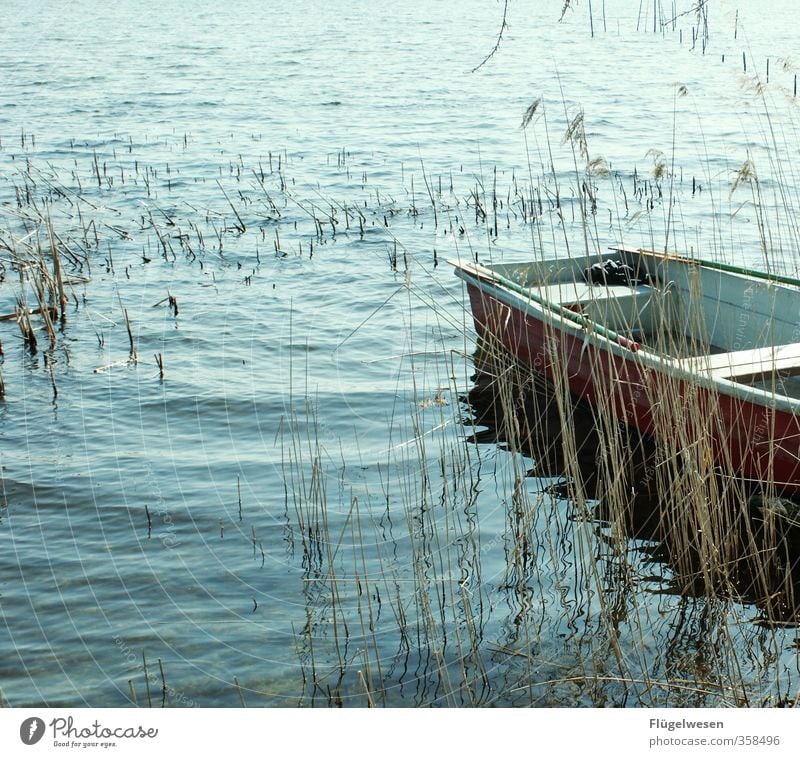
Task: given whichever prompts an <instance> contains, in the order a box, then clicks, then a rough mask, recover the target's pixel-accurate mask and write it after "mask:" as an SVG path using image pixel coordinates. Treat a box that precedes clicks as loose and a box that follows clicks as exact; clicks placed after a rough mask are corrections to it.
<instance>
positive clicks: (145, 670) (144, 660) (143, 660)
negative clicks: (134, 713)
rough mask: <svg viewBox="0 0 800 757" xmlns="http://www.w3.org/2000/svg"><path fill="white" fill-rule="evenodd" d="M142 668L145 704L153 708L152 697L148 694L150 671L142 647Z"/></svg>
mask: <svg viewBox="0 0 800 757" xmlns="http://www.w3.org/2000/svg"><path fill="white" fill-rule="evenodd" d="M142 668H143V670H144V683H145V687H146V690H147V706H148V707H149V708H150V709H153V698H152V697H151V695H150V673H149V672H148V670H147V658H146V657H145V655H144V649H143V650H142Z"/></svg>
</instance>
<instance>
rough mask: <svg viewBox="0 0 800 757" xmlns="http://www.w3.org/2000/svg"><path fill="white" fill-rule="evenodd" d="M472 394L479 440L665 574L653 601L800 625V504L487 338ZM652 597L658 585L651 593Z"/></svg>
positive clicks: (478, 359)
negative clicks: (672, 599)
mask: <svg viewBox="0 0 800 757" xmlns="http://www.w3.org/2000/svg"><path fill="white" fill-rule="evenodd" d="M474 363H475V366H476V373H475V375H474V377H473V380H474V385H473V387H472V389H471V390H470V391H469V393H468V395H467V396H466V398H465V399H466V401H467V402H468V404H469V406H470V409H471V412H472V418H473V423H474V426H475V427H476V431H475V433H474V436H473V437H472V441H474V442H475V443H477V444H496V445H499V446H500V447H501V448H504V449H508V450H509V451H510V452H515V453H518V454H521V455H522V456H524V458H526V459H528V460H529V461H530V464H531V468H530V470H529V471H528V476H533V477H536V478H538V479H541V482H542V486H543V487H546V488H547V490H548V491H549V492H550V493H551V494H553V495H555V496H556V497H558V498H560V499H563V500H564V501H566V502H571V503H572V504H573V505H574V509H573V510H572V512H573V513H574V514H576V515H577V516H578V517H581V516H584V517H587V518H589V519H590V520H591V522H592V523H593V525H594V528H595V533H596V534H597V535H598V536H599V537H601V538H603V539H605V540H609V539H610V540H611V541H612V542H613V541H615V540H616V541H617V544H616V545H615V546H616V547H617V548H619V549H621V550H624V549H626V545H627V546H628V547H629V546H630V544H631V543H632V542H634V543H636V548H637V549H638V550H639V551H640V552H644V553H646V554H647V555H648V556H649V558H650V560H651V561H653V562H656V563H660V564H661V565H662V566H663V567H664V570H663V575H664V580H662V581H660V582H659V584H658V587H657V589H656V592H657V593H667V594H678V595H681V596H692V597H702V596H706V597H714V598H717V599H722V600H725V601H728V600H730V601H734V602H737V603H743V604H745V605H748V606H753V607H755V608H757V610H758V615H757V618H756V623H759V624H767V625H795V624H798V623H800V607H798V597H799V596H800V594H798V589H800V586H798V584H799V583H800V562H799V558H800V504H798V502H797V501H796V500H793V499H789V498H786V497H778V496H775V495H774V494H771V493H769V492H764V491H759V490H758V489H754V488H752V485H747V484H745V482H744V481H743V480H742V479H737V478H736V477H735V476H730V475H727V476H726V475H723V474H721V472H720V471H719V469H715V468H714V467H713V464H712V463H709V465H708V466H707V467H706V468H704V469H702V470H698V469H697V468H698V466H697V461H696V459H694V458H693V457H692V456H684V455H682V450H680V449H676V448H674V446H673V448H670V445H669V444H665V443H664V442H663V440H659V441H654V440H653V439H651V438H649V437H647V436H644V435H642V434H640V433H639V432H638V431H636V430H635V429H631V428H630V427H628V426H626V424H624V423H620V422H618V421H616V420H615V419H614V418H613V417H612V418H610V419H609V418H606V417H604V416H603V415H602V413H601V412H600V411H599V410H598V409H597V407H593V406H590V405H589V404H588V403H584V402H582V401H579V400H576V399H575V398H574V397H572V396H571V395H570V394H569V391H568V389H567V388H566V386H565V387H564V388H558V387H556V386H554V385H553V384H552V383H550V382H548V381H546V380H544V379H543V378H542V377H541V376H540V375H539V374H536V373H535V372H533V371H531V370H530V369H529V368H526V367H524V366H521V365H520V364H519V363H516V362H514V361H513V359H512V358H510V357H509V356H508V355H507V353H505V351H504V350H502V349H496V348H495V349H492V348H491V347H489V346H488V344H487V342H485V341H482V342H481V346H480V347H479V349H478V351H477V352H476V354H475V356H474ZM649 591H652V586H651V587H650V588H649Z"/></svg>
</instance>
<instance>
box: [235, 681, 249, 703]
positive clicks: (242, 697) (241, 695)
mask: <svg viewBox="0 0 800 757" xmlns="http://www.w3.org/2000/svg"><path fill="white" fill-rule="evenodd" d="M233 683H234V684H235V686H236V692H237V693H238V694H239V702H240V703H241V705H242V707H247V703H246V702H245V701H244V693H242V687H241V686H240V685H239V679H238V678H237V677H236V676H234V677H233Z"/></svg>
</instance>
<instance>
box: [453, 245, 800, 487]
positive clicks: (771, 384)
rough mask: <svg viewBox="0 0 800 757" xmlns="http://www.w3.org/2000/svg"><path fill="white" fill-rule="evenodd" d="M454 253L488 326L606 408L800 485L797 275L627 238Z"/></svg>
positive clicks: (511, 348) (739, 470) (731, 467)
mask: <svg viewBox="0 0 800 757" xmlns="http://www.w3.org/2000/svg"><path fill="white" fill-rule="evenodd" d="M451 263H452V264H453V265H454V267H455V273H456V275H457V276H459V277H460V278H461V279H463V280H464V282H465V283H466V290H467V293H468V296H469V302H470V307H471V310H472V318H473V320H474V323H475V329H476V331H477V333H478V335H479V336H480V337H482V338H483V339H484V340H491V342H492V343H498V344H499V345H501V346H502V348H503V349H504V350H505V351H507V352H508V353H510V354H511V355H512V356H513V357H514V358H516V359H517V360H518V361H519V362H521V363H522V364H523V365H525V366H527V368H529V369H530V370H532V371H534V372H535V373H537V374H541V375H542V376H544V377H546V378H547V379H548V380H549V381H550V382H555V383H559V382H560V383H561V384H562V385H564V386H566V387H568V389H569V391H570V392H571V393H572V394H573V395H575V396H576V397H578V398H581V399H583V400H586V401H588V402H589V403H591V404H592V405H594V406H595V407H596V408H598V409H599V411H600V415H598V417H601V415H604V416H607V417H611V418H613V419H615V421H616V420H617V419H618V420H619V421H620V422H622V423H624V424H625V425H627V426H631V427H634V428H636V429H639V431H641V432H642V433H644V434H647V435H648V436H650V437H653V438H655V439H656V440H659V439H660V440H661V441H662V442H668V443H670V444H672V448H673V449H678V450H687V449H690V448H692V446H693V445H694V446H696V445H702V446H703V449H704V450H706V452H704V453H702V455H701V458H700V459H705V458H710V459H708V460H707V461H706V462H707V465H708V467H709V468H710V469H717V470H722V471H726V472H727V473H728V474H729V475H734V476H736V477H737V478H739V479H741V480H742V481H743V482H745V483H746V484H748V486H749V485H754V486H755V487H756V488H758V489H760V490H762V491H767V490H768V491H770V492H773V491H774V492H780V493H783V494H788V495H792V494H800V280H797V279H793V278H790V277H787V276H782V275H776V274H772V273H765V272H762V271H757V270H749V269H746V268H742V267H738V266H734V265H730V264H726V263H721V262H717V261H704V260H698V259H696V258H693V257H685V256H681V255H678V254H672V253H660V252H655V251H652V250H645V249H640V248H636V249H634V248H630V247H624V246H615V247H611V248H610V249H609V251H608V252H605V253H596V254H591V255H587V256H580V257H564V258H557V259H542V260H538V261H536V262H524V263H500V264H492V265H481V264H479V263H473V262H461V261H451ZM695 464H696V463H695Z"/></svg>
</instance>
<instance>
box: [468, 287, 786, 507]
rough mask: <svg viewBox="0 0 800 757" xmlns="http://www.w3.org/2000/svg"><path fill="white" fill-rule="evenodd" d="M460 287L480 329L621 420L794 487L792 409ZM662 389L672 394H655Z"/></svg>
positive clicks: (722, 463)
mask: <svg viewBox="0 0 800 757" xmlns="http://www.w3.org/2000/svg"><path fill="white" fill-rule="evenodd" d="M467 291H468V293H469V298H470V302H471V306H472V314H473V318H474V321H475V328H476V330H477V332H478V334H479V335H481V336H484V337H489V336H491V337H493V338H494V339H497V340H499V342H500V343H501V344H502V345H503V347H504V348H505V349H506V350H507V351H508V352H510V353H511V354H512V355H513V356H514V357H516V358H517V359H518V360H519V361H520V362H521V363H523V364H524V365H526V366H528V367H529V368H531V369H532V370H534V371H536V372H537V373H541V374H543V375H545V376H546V377H548V378H549V379H550V380H551V381H554V382H555V383H558V382H559V381H564V380H566V382H567V383H568V386H569V389H570V391H571V392H572V394H573V395H575V396H577V397H579V398H582V399H584V400H587V401H588V402H590V403H592V404H593V405H595V406H597V407H598V408H600V409H601V410H604V409H606V410H608V409H611V408H610V405H613V410H614V412H615V413H616V416H615V417H617V418H619V419H620V420H623V421H624V422H625V423H626V424H627V425H630V426H633V427H635V428H637V429H639V430H640V431H642V432H643V433H646V434H648V435H650V436H653V437H656V438H659V437H661V438H663V437H664V436H665V435H670V436H671V437H672V438H671V440H670V441H672V442H673V443H676V444H677V445H678V448H683V447H685V446H686V445H689V444H694V443H697V442H698V441H700V442H702V446H703V448H704V449H705V450H708V457H710V458H711V459H709V460H708V461H707V463H708V465H709V466H712V465H716V466H718V467H721V468H723V470H725V471H726V472H731V473H733V474H735V475H736V476H737V477H741V478H742V479H745V480H750V481H752V482H754V483H757V482H770V483H772V482H774V485H775V489H776V490H777V491H779V492H784V493H787V494H800V423H798V419H797V417H796V416H795V415H794V414H793V413H791V412H784V411H781V410H776V409H774V408H773V407H771V406H770V404H769V403H766V404H763V405H762V404H758V403H755V402H749V401H747V400H744V399H742V398H739V397H736V396H732V395H728V394H724V393H721V392H718V391H716V390H715V389H713V388H709V387H706V386H703V385H702V384H700V383H698V382H696V381H693V380H690V379H688V378H680V377H677V376H675V375H669V374H667V373H665V372H661V371H658V370H655V369H653V368H652V367H647V366H643V365H642V363H641V361H637V359H636V353H635V349H636V348H637V347H638V345H634V344H633V343H630V344H628V347H630V348H631V349H630V350H626V351H625V355H626V356H620V355H617V354H614V353H613V352H611V351H610V350H607V349H603V348H602V347H598V346H595V345H594V344H592V343H590V342H589V341H588V340H586V339H584V338H583V337H581V336H580V335H576V334H575V333H574V332H573V333H569V332H568V331H566V330H560V329H558V326H557V325H553V323H552V322H547V323H546V322H545V321H543V320H541V319H539V318H537V317H535V315H531V314H527V313H525V312H522V311H521V310H520V309H519V308H515V307H512V306H510V305H508V304H506V303H504V302H501V301H500V300H498V299H497V298H495V297H493V296H492V295H490V294H488V293H487V292H485V291H483V290H481V289H480V288H479V287H477V286H475V285H474V284H472V283H469V282H468V283H467ZM664 397H670V398H671V399H670V401H669V402H661V401H660V400H661V398H664ZM698 409H699V412H698Z"/></svg>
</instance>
